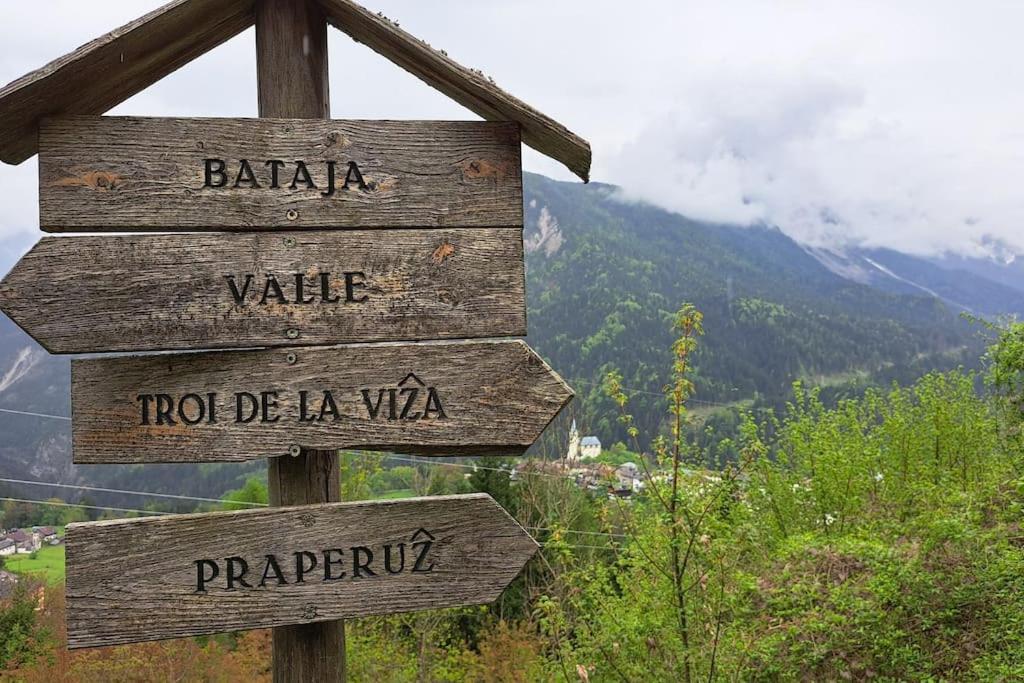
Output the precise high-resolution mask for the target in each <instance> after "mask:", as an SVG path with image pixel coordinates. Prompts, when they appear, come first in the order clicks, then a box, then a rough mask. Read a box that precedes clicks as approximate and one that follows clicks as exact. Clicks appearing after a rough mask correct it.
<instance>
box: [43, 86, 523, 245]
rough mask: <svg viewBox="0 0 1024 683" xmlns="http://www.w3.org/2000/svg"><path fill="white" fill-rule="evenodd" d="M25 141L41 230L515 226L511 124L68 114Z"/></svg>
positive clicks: (519, 193)
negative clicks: (34, 152)
mask: <svg viewBox="0 0 1024 683" xmlns="http://www.w3.org/2000/svg"><path fill="white" fill-rule="evenodd" d="M278 80H279V81H280V80H281V79H278ZM286 80H287V79H286ZM284 110H285V111H288V112H290V113H294V111H295V108H294V107H285V108H284ZM39 144H40V153H39V158H40V164H39V220H40V224H41V227H42V228H43V229H44V230H47V231H50V232H76V231H85V232H102V231H124V230H131V231H138V230H178V229H180V230H189V231H195V230H228V229H236V230H237V229H242V230H251V229H267V228H271V229H282V230H283V229H288V230H294V229H307V230H308V229H310V228H330V229H340V228H378V227H416V228H419V227H467V226H469V227H473V226H476V227H479V226H493V225H498V226H521V225H522V223H523V178H522V162H521V158H520V156H521V145H520V141H519V128H518V126H517V125H516V124H515V123H489V122H486V121H453V122H443V121H440V122H438V121H325V120H301V119H159V118H131V117H108V116H104V117H72V118H62V119H52V120H48V121H46V122H44V124H43V125H42V128H41V131H40V143H39ZM243 159H244V160H246V161H247V162H248V164H249V168H250V171H251V174H250V172H247V171H245V170H244V169H243V167H242V160H243ZM207 160H210V161H209V162H207ZM275 160H276V161H278V162H280V163H279V164H276V165H275V164H273V163H270V162H273V161H275ZM298 161H301V162H302V163H303V164H304V165H305V168H306V170H307V172H308V180H309V181H311V182H312V183H313V184H314V185H315V187H310V184H309V182H307V178H306V176H305V175H304V174H303V173H302V171H301V169H300V167H299V165H298V164H297V163H296V162H298ZM328 162H333V166H334V171H333V172H334V174H335V181H334V183H333V186H334V188H335V190H336V191H335V192H334V193H333V194H330V196H325V193H329V192H330V189H331V186H332V183H331V182H330V173H331V170H330V168H331V164H329V163H328ZM350 162H354V163H355V164H356V166H357V169H358V175H357V174H356V172H353V171H351V168H350ZM207 163H209V165H210V172H209V173H208V172H207ZM221 163H222V164H223V170H220V169H221ZM275 170H276V172H277V176H278V177H277V185H278V187H276V188H274V187H273V184H274V177H273V174H274V172H275ZM360 178H361V179H362V184H360V182H359V180H360ZM346 180H347V181H348V189H344V188H343V186H344V184H345V183H346ZM220 183H223V186H222V187H216V186H215V185H218V184H220ZM236 185H237V187H236ZM256 185H258V187H257V186H256Z"/></svg>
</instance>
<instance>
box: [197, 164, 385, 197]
mask: <svg viewBox="0 0 1024 683" xmlns="http://www.w3.org/2000/svg"><path fill="white" fill-rule="evenodd" d="M254 163H255V168H254ZM291 166H294V171H293V170H292V169H291ZM324 167H325V171H324V176H323V180H321V184H320V185H317V183H316V181H315V180H313V176H312V175H310V172H309V166H308V165H307V164H306V162H305V161H302V160H296V161H295V162H293V163H291V164H289V162H286V161H284V160H282V159H267V160H266V161H264V162H262V163H261V162H250V161H249V160H248V159H240V160H239V161H238V163H237V164H234V163H231V162H228V161H225V160H224V159H204V160H203V187H204V188H210V189H219V188H224V187H231V188H235V189H241V188H248V189H260V188H268V189H271V190H277V189H281V188H282V187H286V188H288V189H289V190H298V189H303V190H318V189H320V188H321V187H323V188H324V189H323V191H322V192H321V193H320V195H321V196H322V197H333V196H334V194H335V193H336V192H337V191H338V190H339V189H341V190H344V191H346V192H347V191H349V190H351V189H352V188H353V187H354V188H357V189H359V190H372V189H373V188H372V187H371V186H370V185H368V184H367V183H366V181H365V180H363V173H362V171H360V170H359V165H358V164H357V163H356V162H354V161H350V162H348V168H347V171H346V173H345V182H344V183H343V184H342V185H341V187H340V188H339V187H338V186H337V174H338V168H337V167H338V162H337V161H325V162H324ZM257 168H258V169H260V173H259V174H258V175H259V177H257V172H256V170H255V169H257ZM261 178H262V180H261ZM289 178H291V180H290V181H289V180H288V179H289Z"/></svg>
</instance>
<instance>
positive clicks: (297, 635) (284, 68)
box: [255, 0, 346, 683]
mask: <svg viewBox="0 0 1024 683" xmlns="http://www.w3.org/2000/svg"><path fill="white" fill-rule="evenodd" d="M255 11H256V80H257V87H258V90H259V113H260V116H271V117H296V118H304V119H305V118H309V119H327V118H330V116H331V98H330V95H329V91H330V87H329V81H328V55H327V22H326V21H325V19H324V15H323V12H322V11H321V10H320V8H319V7H318V6H317V5H316V3H315V2H313V0H257V2H256V8H255ZM284 460H285V459H284V458H271V459H270V460H269V461H268V464H267V477H268V484H269V488H270V491H269V493H270V504H271V505H274V506H278V507H279V506H282V505H304V504H307V503H336V502H338V501H340V500H341V489H340V484H341V476H340V472H339V463H338V454H337V452H335V451H314V450H309V449H305V450H303V451H302V452H301V453H300V455H299V457H297V458H287V462H284ZM271 639H272V640H271V652H272V658H271V660H272V661H271V670H272V672H273V680H274V683H305V682H306V681H324V683H328V682H336V683H344V681H345V677H346V676H345V674H346V671H345V668H346V667H345V623H344V622H343V621H342V620H341V619H335V620H332V621H322V622H318V623H313V624H296V625H287V626H278V627H276V628H274V629H273V632H272V636H271Z"/></svg>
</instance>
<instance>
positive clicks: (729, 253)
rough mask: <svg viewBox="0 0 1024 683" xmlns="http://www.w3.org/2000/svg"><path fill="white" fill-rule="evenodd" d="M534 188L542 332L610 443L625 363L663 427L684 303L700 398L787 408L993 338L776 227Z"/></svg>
mask: <svg viewBox="0 0 1024 683" xmlns="http://www.w3.org/2000/svg"><path fill="white" fill-rule="evenodd" d="M527 187H528V188H529V192H528V194H527V225H528V229H527V240H528V241H527V244H528V247H529V248H530V250H531V253H530V257H529V259H528V275H527V284H528V288H529V291H528V294H529V305H530V308H529V311H530V319H529V323H530V337H529V339H530V343H531V344H533V345H534V346H535V348H537V350H538V351H539V352H540V353H541V354H542V355H544V356H545V357H546V358H547V359H548V360H549V361H550V363H551V364H552V366H553V367H555V368H557V369H558V370H559V372H561V373H562V374H563V375H564V376H565V377H566V378H567V379H568V380H569V382H570V384H573V385H574V387H575V389H576V391H577V396H578V399H577V402H576V405H575V408H576V411H577V416H578V419H579V420H580V421H581V422H582V423H583V424H584V425H585V429H587V430H588V431H590V432H593V433H596V434H597V435H598V436H599V437H600V438H601V439H602V440H604V441H606V442H607V441H609V440H611V441H616V440H622V439H623V437H624V433H623V430H622V428H621V426H619V425H617V423H616V422H615V420H614V417H611V418H610V417H609V415H610V414H611V411H609V408H610V407H611V406H610V404H609V402H608V401H607V399H604V398H603V397H602V396H601V391H600V387H599V384H600V378H601V377H602V376H603V374H604V373H605V371H607V369H609V368H610V367H613V366H614V367H618V368H620V369H621V371H622V372H623V375H624V383H625V386H626V387H627V389H629V390H632V391H633V392H634V395H633V396H632V400H633V402H634V412H635V414H636V416H637V420H638V423H639V424H640V426H641V427H642V429H641V431H642V432H643V433H645V434H656V433H658V431H659V429H658V424H659V422H660V421H661V420H662V419H663V418H662V416H663V403H662V399H661V397H660V396H661V387H662V386H663V385H664V383H665V381H666V378H665V376H664V368H665V367H666V366H667V361H668V353H669V351H668V349H669V346H670V344H671V335H670V332H669V330H668V325H667V324H666V321H667V320H669V319H670V317H671V315H672V314H673V312H674V311H675V310H676V309H677V308H678V306H679V305H680V303H682V302H684V301H685V302H692V303H694V304H696V306H697V307H698V308H699V309H700V310H702V311H703V312H704V314H705V321H706V325H705V327H706V330H707V339H706V341H705V343H704V344H703V345H702V348H701V351H700V352H699V354H698V356H697V359H696V365H695V370H694V373H695V377H694V379H695V382H696V385H697V393H696V396H695V400H696V403H695V404H694V405H696V406H698V407H699V406H701V405H702V403H701V401H704V402H712V403H733V402H737V401H742V400H750V399H757V400H758V401H760V402H763V403H768V404H769V405H778V404H779V403H780V402H781V401H782V400H783V399H784V398H785V397H786V396H788V395H789V387H790V384H791V382H792V381H793V380H794V379H805V380H808V381H810V382H811V383H813V384H823V385H826V386H832V387H837V386H838V387H845V386H849V387H852V388H857V387H861V386H863V385H864V384H865V383H869V382H888V381H891V380H892V379H903V380H909V379H912V378H913V377H916V376H918V375H920V374H921V373H922V372H924V371H927V370H929V369H933V368H949V367H955V366H956V365H957V364H960V363H963V364H967V365H971V364H973V363H974V362H975V359H976V358H977V356H978V351H979V349H980V348H981V347H980V342H979V340H978V337H977V330H976V329H972V327H971V326H970V325H969V324H968V323H967V322H966V321H964V320H962V319H960V317H959V316H958V313H959V311H958V310H956V309H953V308H951V307H950V306H948V305H946V304H944V303H943V302H941V301H940V300H938V299H936V298H935V297H932V296H928V295H925V294H924V293H921V292H918V293H917V294H908V293H894V292H892V291H887V290H886V289H880V288H876V287H872V286H869V285H865V284H861V283H859V282H856V281H853V280H850V279H847V278H844V277H841V276H840V275H838V274H837V273H835V272H834V271H833V270H830V269H829V268H827V267H826V266H825V265H823V264H822V263H821V261H820V260H819V259H817V258H815V257H814V256H812V255H811V254H810V253H808V251H807V250H805V249H804V248H803V247H802V246H800V245H798V244H797V243H795V242H794V241H793V240H791V239H789V238H788V237H786V236H785V235H784V234H782V233H781V232H780V231H778V230H776V229H772V228H767V227H751V228H743V227H736V226H727V225H717V226H716V225H708V224H706V223H698V222H694V221H691V220H688V219H687V218H685V217H683V216H680V215H678V214H673V213H669V212H666V211H663V210H661V209H659V208H657V207H653V206H650V205H644V204H636V203H628V202H624V201H620V200H618V199H617V198H616V197H617V191H616V189H615V188H613V187H610V186H607V185H599V184H591V185H587V186H584V185H579V184H572V183H558V182H554V181H551V180H548V179H545V178H542V177H540V176H528V184H527ZM907 258H908V259H910V260H911V261H913V260H914V259H913V257H907ZM955 281H956V279H955V277H951V278H950V283H949V286H950V287H952V286H953V283H955ZM1021 297H1022V298H1024V294H1021ZM643 392H649V393H643ZM703 405H706V404H703Z"/></svg>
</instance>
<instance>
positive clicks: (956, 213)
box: [0, 0, 1024, 262]
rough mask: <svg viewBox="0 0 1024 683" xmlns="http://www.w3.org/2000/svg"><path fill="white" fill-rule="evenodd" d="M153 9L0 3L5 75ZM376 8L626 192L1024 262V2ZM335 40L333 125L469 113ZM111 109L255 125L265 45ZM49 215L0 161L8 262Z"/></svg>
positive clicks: (412, 0)
mask: <svg viewBox="0 0 1024 683" xmlns="http://www.w3.org/2000/svg"><path fill="white" fill-rule="evenodd" d="M160 4H161V2H160V0H104V2H99V3H95V2H82V1H81V0H44V1H43V2H37V3H30V4H25V3H20V2H17V3H16V2H3V3H0V83H6V82H8V81H11V80H13V79H15V78H17V77H19V76H21V75H22V74H24V73H25V72H27V71H30V70H32V69H35V68H38V67H40V66H42V65H43V64H45V63H46V62H48V61H50V60H51V59H53V58H55V57H58V56H60V55H62V54H64V53H66V52H68V51H70V50H73V49H74V48H76V47H77V46H79V45H80V44H82V43H83V42H86V41H88V40H90V39H92V38H94V37H96V36H98V35H100V34H102V33H104V32H106V31H109V30H110V29H112V28H115V27H116V26H119V25H121V24H123V23H125V22H127V21H129V20H131V19H133V18H135V17H136V16H138V15H140V14H142V13H143V12H146V11H149V10H150V9H153V8H155V7H157V6H159V5H160ZM366 4H367V6H368V7H369V8H370V9H372V10H374V11H383V12H384V13H385V14H387V15H388V16H390V17H392V18H394V19H398V20H399V21H400V22H401V25H402V27H403V28H405V29H407V30H409V31H411V32H412V33H413V34H415V35H417V36H419V37H421V38H423V39H425V40H427V41H428V42H429V43H431V44H432V45H434V46H436V47H440V48H444V49H446V50H447V52H448V54H449V55H450V56H452V57H453V58H455V59H456V60H458V61H460V62H461V63H463V64H464V65H466V66H470V67H474V68H480V69H482V70H483V71H484V72H485V73H487V74H488V75H490V76H492V77H493V78H495V80H496V81H497V82H498V84H499V85H501V86H502V87H504V88H505V89H507V90H508V91H510V92H511V93H513V94H514V95H516V96H518V97H520V98H521V99H523V100H525V101H527V102H529V103H530V104H531V105H533V106H535V107H537V108H538V109H540V110H542V111H544V112H545V113H547V114H549V115H551V116H553V117H555V118H556V119H558V120H559V121H561V122H563V123H565V124H566V125H568V126H569V127H570V128H572V129H573V130H575V131H576V132H578V133H579V134H581V135H582V136H583V137H585V138H587V139H588V140H589V141H590V142H591V145H592V146H593V149H594V173H593V178H594V179H595V180H599V181H604V182H611V183H615V184H618V185H620V186H622V187H623V188H624V192H625V195H626V196H627V197H630V198H636V199H642V200H648V201H651V202H654V203H657V204H660V205H662V206H665V207H667V208H670V209H672V210H675V211H679V212H680V213H683V214H686V215H689V216H691V217H694V218H699V219H706V220H712V221H722V222H739V223H759V222H764V223H769V224H775V225H778V226H779V227H780V228H781V229H782V230H784V231H785V232H787V233H788V234H790V235H792V236H793V237H795V238H797V239H800V240H802V241H805V242H810V243H813V244H828V245H837V244H838V245H842V244H850V243H855V244H861V243H864V244H868V245H873V246H877V245H881V246H891V247H895V248H899V249H903V250H907V251H913V252H918V253H923V252H938V251H943V250H952V251H956V252H960V253H970V254H975V255H980V254H982V253H984V252H985V251H986V250H987V249H989V250H990V249H991V248H992V245H994V244H996V245H998V244H1004V245H1009V246H1011V247H1012V248H1013V249H1014V250H1016V251H1018V252H1024V192H1022V185H1024V54H1022V52H1024V49H1022V47H1021V45H1022V43H1021V38H1020V31H1021V27H1022V26H1024V2H1015V1H1011V2H980V1H975V2H940V1H937V0H928V1H922V2H911V1H908V0H903V1H901V2H892V1H891V0H889V1H884V2H869V1H865V0H857V1H856V2H851V1H850V0H841V1H837V2H825V1H822V0H817V1H814V2H810V1H808V2H795V1H781V0H780V1H778V2H769V1H767V0H752V1H750V2H725V1H721V0H714V1H712V0H705V1H703V2H688V1H683V0H651V1H647V0H636V1H634V2H630V3H622V2H617V1H612V0H477V1H476V2H472V3H466V2H456V1H455V0H367V2H366ZM330 48H331V67H330V69H331V107H332V113H333V115H334V116H335V117H338V118H345V117H351V118H439V119H452V118H474V117H473V115H472V114H471V113H470V112H468V111H466V110H464V109H462V108H461V107H460V106H458V105H457V104H454V103H453V102H450V101H449V100H447V99H446V98H445V97H444V96H443V95H441V94H439V93H437V92H435V91H433V90H431V89H430V88H429V87H427V86H426V85H423V84H422V83H421V82H420V81H418V80H416V79H415V78H413V77H412V76H409V75H408V74H406V73H405V72H404V71H401V70H400V69H398V68H397V67H394V66H392V65H391V64H390V63H388V62H386V61H385V60H383V59H382V58H380V57H378V56H377V55H376V54H374V53H372V52H370V51H369V50H367V49H366V48H364V47H362V46H360V45H357V44H355V43H353V42H352V41H351V40H349V39H348V38H347V37H345V36H344V35H342V34H341V33H340V32H338V31H334V30H333V29H332V31H331V43H330ZM113 113H119V114H135V115H154V116H155V115H179V116H254V115H255V114H256V97H255V65H254V57H253V32H252V31H251V30H250V31H248V32H246V33H244V34H242V35H241V36H239V37H237V38H235V39H234V40H232V41H230V42H229V43H227V44H225V45H223V46H221V47H220V48H218V49H217V50H215V51H213V52H211V53H209V54H207V55H206V56H204V57H202V58H200V59H199V60H197V61H195V62H193V63H192V64H190V65H188V66H186V67H184V68H183V69H181V70H180V71H178V72H177V73H175V74H173V75H172V76H170V77H169V78H167V79H165V80H164V81H162V82H161V83H159V84H157V85H156V86H153V87H152V88H150V89H149V90H147V91H145V92H143V93H142V94H140V95H138V96H136V97H135V98H133V99H131V100H129V101H128V102H126V103H124V104H123V105H121V106H120V107H118V108H117V109H116V110H114V112H113ZM524 162H525V165H526V169H527V170H530V171H536V172H539V173H544V174H546V175H550V176H553V177H555V178H559V179H565V180H570V179H571V178H572V176H571V175H570V174H569V173H568V172H567V171H565V170H564V169H562V168H560V167H559V166H558V165H557V164H555V163H554V162H551V161H549V160H547V159H546V158H544V157H541V156H540V155H538V154H536V153H533V152H532V151H530V150H527V153H526V154H525V156H524ZM36 204H37V195H36V163H35V160H34V159H33V160H31V161H28V162H25V163H24V164H22V165H21V166H18V167H9V166H0V262H3V261H9V259H8V258H4V256H5V255H4V253H3V252H4V251H6V252H7V256H11V255H12V254H14V253H19V252H21V251H23V250H24V249H27V248H28V247H29V246H30V245H31V244H32V243H33V242H34V241H35V239H36V236H37V235H38V234H39V232H38V215H37V206H36Z"/></svg>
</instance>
